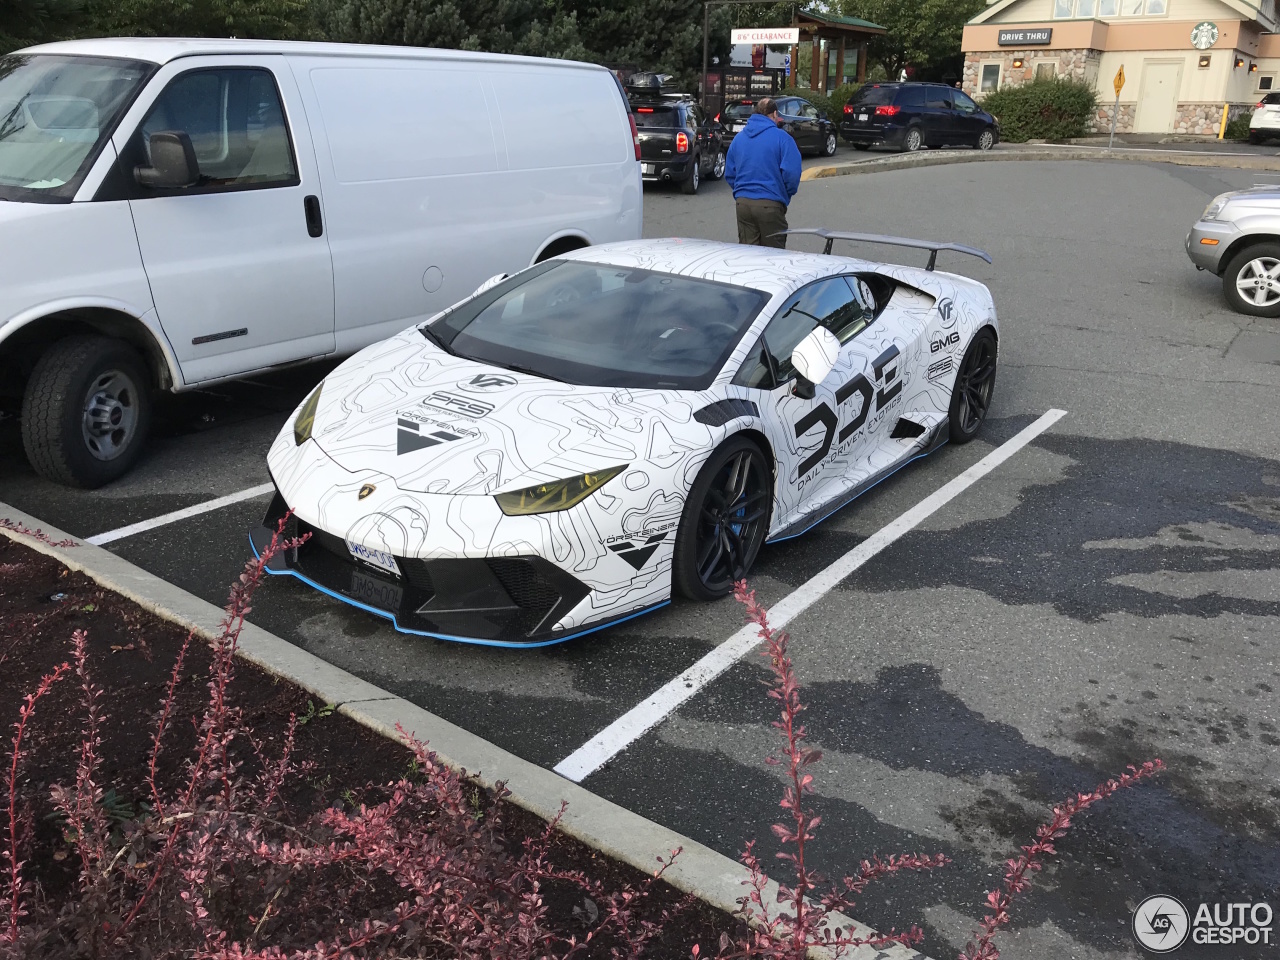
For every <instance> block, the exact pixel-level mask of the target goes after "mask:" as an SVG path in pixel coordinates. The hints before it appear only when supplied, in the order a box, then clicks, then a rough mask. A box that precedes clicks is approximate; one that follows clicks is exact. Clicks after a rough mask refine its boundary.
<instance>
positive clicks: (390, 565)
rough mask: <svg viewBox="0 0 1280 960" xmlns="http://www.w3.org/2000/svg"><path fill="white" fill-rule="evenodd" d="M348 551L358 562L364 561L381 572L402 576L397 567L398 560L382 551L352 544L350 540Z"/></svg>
mask: <svg viewBox="0 0 1280 960" xmlns="http://www.w3.org/2000/svg"><path fill="white" fill-rule="evenodd" d="M347 551H348V552H349V553H350V554H351V555H352V556H353V557H355V558H356V559H357V560H363V561H364V562H365V563H367V564H369V565H370V566H374V567H377V568H378V569H379V570H385V571H387V573H394V574H395V575H396V576H397V577H398V576H400V568H399V567H397V566H396V558H395V557H393V556H392V555H391V554H389V553H386V552H384V551H382V550H374V549H372V548H371V547H366V546H364V545H363V544H359V543H352V542H351V541H350V540H348V541H347Z"/></svg>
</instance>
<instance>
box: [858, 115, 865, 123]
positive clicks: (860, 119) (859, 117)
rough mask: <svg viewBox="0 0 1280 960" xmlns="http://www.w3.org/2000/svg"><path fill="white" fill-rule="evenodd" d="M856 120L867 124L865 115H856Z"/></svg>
mask: <svg viewBox="0 0 1280 960" xmlns="http://www.w3.org/2000/svg"><path fill="white" fill-rule="evenodd" d="M858 120H859V121H860V122H861V123H866V122H867V115H866V114H865V113H860V114H858Z"/></svg>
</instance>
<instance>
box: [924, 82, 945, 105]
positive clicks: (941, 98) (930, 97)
mask: <svg viewBox="0 0 1280 960" xmlns="http://www.w3.org/2000/svg"><path fill="white" fill-rule="evenodd" d="M950 93H951V91H950V90H948V89H947V88H946V87H929V88H928V89H927V91H926V93H925V98H924V105H925V106H926V107H928V108H930V109H931V110H950V109H951V96H950Z"/></svg>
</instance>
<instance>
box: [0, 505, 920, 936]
mask: <svg viewBox="0 0 1280 960" xmlns="http://www.w3.org/2000/svg"><path fill="white" fill-rule="evenodd" d="M0 519H8V520H11V521H13V522H15V523H18V524H22V525H23V526H25V527H26V528H28V529H30V530H40V531H42V532H43V533H44V534H46V535H47V536H48V537H49V538H50V539H51V540H54V541H62V540H69V541H73V542H74V543H75V544H76V546H71V547H56V546H51V545H50V544H47V543H44V542H41V541H40V540H37V539H36V538H34V537H31V536H27V535H25V534H22V533H19V532H16V531H12V530H8V529H5V528H4V527H0V534H3V535H5V536H7V537H8V538H9V539H10V540H13V541H15V542H17V543H21V544H23V545H25V546H28V547H30V548H32V549H33V550H36V551H37V552H39V553H43V554H45V555H46V556H50V557H53V558H54V559H56V560H57V561H59V562H60V563H62V564H64V565H66V566H67V567H69V568H71V569H72V570H75V571H78V572H80V573H83V574H85V575H86V576H88V577H89V578H91V579H92V580H94V581H96V582H97V583H98V584H100V585H101V586H103V587H105V588H106V589H108V590H112V591H114V592H116V593H119V594H121V595H123V596H125V597H128V598H129V599H130V600H132V601H133V602H135V603H137V604H138V605H139V606H141V607H143V608H145V609H147V610H150V611H151V612H152V613H154V614H156V615H157V616H160V617H163V618H164V619H166V620H169V621H171V622H173V623H176V624H179V625H181V626H183V627H186V628H187V629H189V630H194V631H196V633H198V634H200V635H201V636H204V637H208V638H212V637H215V636H217V635H218V634H219V633H220V624H221V621H222V616H223V612H222V610H221V609H220V608H218V607H215V606H214V605H213V604H211V603H207V602H205V601H204V600H201V599H200V598H199V597H197V596H194V595H193V594H190V593H187V592H186V591H185V590H183V589H181V588H180V587H177V586H174V585H173V584H171V583H169V582H168V581H165V580H162V579H160V578H159V577H157V576H155V575H153V574H151V573H148V572H147V571H145V570H143V569H142V568H141V567H137V566H134V565H133V564H131V563H129V562H128V561H127V560H125V559H123V558H122V557H119V556H117V555H116V554H114V553H112V552H110V551H109V550H106V549H104V548H102V547H98V546H94V545H93V544H90V543H87V542H85V541H83V540H80V539H79V538H77V537H72V536H71V535H69V534H67V533H64V532H63V531H60V530H57V529H55V528H53V527H50V526H49V525H48V524H45V523H42V522H41V521H40V520H39V519H38V518H36V517H33V516H31V515H29V514H27V513H24V512H23V511H21V510H18V509H17V508H16V507H12V506H10V505H9V504H7V503H4V502H3V501H0ZM239 652H240V655H241V656H242V657H244V659H246V660H248V661H249V662H250V663H253V664H255V665H256V666H258V667H261V668H262V669H263V670H266V671H267V672H268V673H271V674H273V675H275V676H278V677H281V678H283V679H285V680H288V681H290V682H292V683H295V684H297V685H298V686H300V687H302V688H304V689H305V690H307V691H308V692H309V693H311V694H313V695H314V696H315V697H317V698H318V699H319V700H320V702H322V703H327V704H328V703H332V704H337V705H338V710H339V712H340V713H343V714H345V715H346V716H348V717H350V718H351V719H352V720H355V721H356V722H357V723H359V724H362V725H363V726H365V727H368V728H369V729H370V730H373V731H374V732H376V733H379V734H382V735H383V736H385V737H389V738H391V739H393V740H395V741H397V742H399V741H400V737H399V734H398V733H397V732H396V725H397V724H399V725H400V726H401V727H403V728H404V729H405V730H406V731H409V732H410V733H412V734H413V735H414V736H416V737H417V738H418V739H420V740H423V741H426V742H427V743H428V744H429V745H430V747H431V749H432V750H433V751H435V752H436V754H437V755H438V756H439V757H440V759H441V761H442V762H444V763H446V764H447V765H449V766H450V767H452V768H454V769H465V770H466V771H468V772H469V773H471V774H473V775H474V776H475V778H476V780H477V781H478V782H479V783H481V784H482V785H484V786H485V787H489V788H492V787H493V786H494V784H495V783H497V782H499V781H501V782H502V783H504V784H505V785H506V788H507V789H508V790H509V791H510V792H511V796H510V800H511V801H512V802H514V803H515V804H517V805H518V806H520V807H523V808H524V809H525V810H528V811H530V812H531V813H535V814H537V815H538V816H540V817H542V818H543V819H544V820H550V819H551V818H552V817H554V816H555V815H556V814H557V813H559V812H560V806H561V803H562V802H566V801H567V802H568V804H569V806H568V808H567V809H566V810H565V813H564V816H563V817H562V819H561V821H560V829H561V830H562V831H563V832H564V833H566V834H568V835H569V836H571V837H573V838H575V839H577V840H580V841H581V842H583V843H585V844H587V845H588V846H590V847H593V848H594V849H596V850H599V851H600V852H601V853H603V854H605V855H607V856H609V857H612V858H613V859H615V860H620V861H622V862H623V863H626V864H629V865H630V866H632V867H635V868H636V869H637V870H641V871H643V872H645V873H652V872H653V871H654V870H655V869H656V861H657V858H658V857H663V858H666V857H667V856H669V855H670V854H671V851H672V850H675V849H676V848H677V847H680V848H682V849H681V853H680V856H679V857H678V858H677V860H676V862H675V864H673V865H672V867H671V868H670V869H669V870H667V872H666V874H665V875H664V879H665V880H666V881H667V882H668V883H670V884H671V886H673V887H675V888H676V889H678V890H681V891H683V892H685V893H690V894H693V895H695V896H697V897H698V898H700V899H701V900H703V901H705V902H706V903H708V904H710V905H711V906H713V907H716V908H718V909H720V910H723V911H725V912H726V913H733V912H734V911H735V910H737V909H738V903H737V900H738V898H739V897H741V896H744V895H745V894H746V892H747V888H746V887H744V886H743V881H744V880H746V879H747V876H748V874H747V870H746V868H745V867H744V866H743V865H742V864H740V863H738V862H737V861H735V860H731V859H729V858H728V857H726V856H724V855H722V854H720V853H717V852H716V851H714V850H712V849H711V848H710V847H707V846H704V845H703V844H700V843H698V842H697V841H696V840H691V839H690V838H688V837H685V836H682V835H681V834H678V833H676V832H675V831H673V830H668V829H667V828H666V827H663V826H660V825H659V824H656V823H654V822H653V821H651V820H646V819H645V818H644V817H641V816H640V815H638V814H635V813H632V812H631V811H630V810H627V809H626V808H624V807H620V806H618V805H617V804H615V803H612V802H611V801H609V800H606V799H604V798H603V797H598V796H596V795H595V794H594V793H591V792H590V791H589V790H587V789H585V788H583V787H581V786H579V785H578V784H576V783H573V782H572V781H569V780H565V779H564V778H562V777H560V776H559V775H558V774H556V773H553V772H552V771H550V770H546V769H544V768H542V767H539V766H537V765H536V764H533V763H530V762H528V761H527V760H522V759H521V758H520V757H517V756H515V755H514V754H511V753H508V752H507V751H505V750H503V749H502V748H500V747H498V746H496V745H495V744H492V743H490V742H489V741H487V740H482V739H481V738H480V737H477V736H476V735H475V734H472V733H469V732H467V731H466V730H463V729H462V728H461V727H458V726H455V725H454V724H452V723H449V722H448V721H447V720H444V719H442V718H440V717H437V716H435V715H434V714H432V713H429V712H427V711H426V710H423V709H422V708H421V707H418V706H415V705H414V704H412V703H410V702H409V701H407V700H404V699H402V698H400V697H397V696H396V695H395V694H393V693H390V692H388V691H386V690H383V689H382V688H380V687H377V686H374V685H373V684H371V683H368V682H366V681H364V680H361V679H360V678H359V677H357V676H354V675H353V674H350V673H347V672H346V671H345V670H341V669H339V668H338V667H335V666H333V665H332V664H330V663H327V662H325V661H324V660H321V659H320V658H319V657H316V656H314V655H313V654H310V653H308V652H306V651H305V650H303V649H301V648H300V647H297V646H294V645H293V644H292V643H289V642H288V641H287V640H283V639H281V638H280V637H277V636H275V635H274V634H272V633H268V632H267V631H266V630H263V629H262V628H261V627H257V626H254V625H253V624H251V623H246V624H245V626H244V630H243V631H242V632H241V634H240V647H239ZM745 839H746V838H744V840H745ZM776 893H777V884H775V883H772V882H770V884H769V888H768V889H767V890H766V891H765V902H767V903H773V902H774V901H775V895H776ZM835 922H836V923H837V924H842V925H845V926H846V927H852V928H855V929H856V930H857V932H858V934H859V935H860V936H869V935H871V934H872V933H873V931H872V930H871V928H870V927H868V926H867V925H866V924H863V923H858V922H857V921H854V920H850V919H849V918H847V917H841V916H839V915H836V918H835ZM827 955H828V953H827V951H812V952H811V956H815V957H824V956H827ZM844 956H845V957H847V958H849V960H928V958H927V957H925V956H924V955H923V954H920V953H917V952H916V951H914V950H910V949H907V948H904V947H899V946H894V947H891V948H889V949H883V950H880V949H872V948H870V947H862V948H859V949H857V950H853V951H850V952H847V953H845V954H844Z"/></svg>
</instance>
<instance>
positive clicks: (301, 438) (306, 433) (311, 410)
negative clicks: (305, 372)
mask: <svg viewBox="0 0 1280 960" xmlns="http://www.w3.org/2000/svg"><path fill="white" fill-rule="evenodd" d="M323 386H324V381H323V380H321V381H320V386H318V387H316V388H315V389H314V390H312V391H311V396H309V397H307V400H306V402H305V403H304V404H303V405H302V409H301V410H299V411H298V416H297V417H296V418H295V419H294V421H293V442H294V443H295V444H296V445H298V446H299V447H300V446H302V444H303V443H304V442H306V441H307V440H310V439H311V428H312V427H314V426H315V425H316V408H318V407H319V406H320V388H321V387H323Z"/></svg>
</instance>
